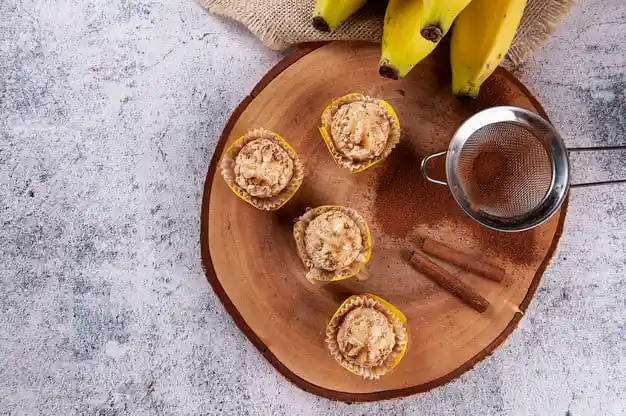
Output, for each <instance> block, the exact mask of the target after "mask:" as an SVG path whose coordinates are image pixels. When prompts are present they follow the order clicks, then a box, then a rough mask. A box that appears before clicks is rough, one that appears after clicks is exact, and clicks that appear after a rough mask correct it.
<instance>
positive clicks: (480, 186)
mask: <svg viewBox="0 0 626 416" xmlns="http://www.w3.org/2000/svg"><path fill="white" fill-rule="evenodd" d="M506 175H507V161H506V158H505V157H504V155H503V154H502V152H499V151H498V150H495V151H491V150H484V151H482V152H481V153H479V155H478V156H477V157H476V159H475V160H474V163H473V164H472V170H471V177H470V178H469V179H468V178H466V179H465V180H466V183H467V184H469V187H468V189H467V191H466V192H467V193H468V197H469V198H470V200H471V201H472V202H473V203H474V204H476V205H477V206H478V207H481V209H483V210H485V211H486V212H489V213H491V214H493V215H499V214H500V209H499V208H500V207H502V206H506V203H507V194H508V193H507V189H506V184H507V181H506V180H505V176H506ZM494 210H495V211H494Z"/></svg>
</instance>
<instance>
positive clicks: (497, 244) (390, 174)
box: [374, 138, 536, 264]
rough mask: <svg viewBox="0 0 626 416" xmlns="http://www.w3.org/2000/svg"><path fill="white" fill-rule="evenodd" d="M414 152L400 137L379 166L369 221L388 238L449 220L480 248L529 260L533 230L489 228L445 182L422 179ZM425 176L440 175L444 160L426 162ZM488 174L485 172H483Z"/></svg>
mask: <svg viewBox="0 0 626 416" xmlns="http://www.w3.org/2000/svg"><path fill="white" fill-rule="evenodd" d="M424 156H425V155H422V154H419V153H418V152H417V151H416V150H415V149H414V148H413V147H412V146H411V144H410V143H408V140H407V139H406V138H405V140H404V141H403V142H401V143H400V144H399V145H398V146H397V147H396V148H395V149H394V151H393V152H391V155H390V156H389V158H388V159H387V160H386V161H385V162H384V164H383V166H381V172H380V173H379V176H378V184H377V186H376V198H375V201H374V221H375V222H376V223H377V224H378V225H379V226H380V228H381V230H382V231H383V232H384V233H386V234H387V235H389V236H391V237H394V238H399V239H401V238H405V237H407V236H409V234H411V232H412V231H413V229H414V228H415V227H416V226H417V225H427V226H430V227H436V226H437V225H438V224H442V223H447V224H453V225H454V226H455V227H458V228H459V232H464V233H465V232H467V233H470V234H471V235H472V237H473V238H474V239H475V240H476V241H477V242H479V243H480V244H481V245H482V247H483V248H484V249H485V250H488V251H492V252H496V253H501V254H502V255H503V256H505V257H508V258H510V259H512V260H513V261H515V262H517V263H521V264H527V263H529V262H530V261H532V260H533V252H534V250H535V232H536V229H532V230H528V231H524V232H519V233H504V232H499V231H494V230H490V229H488V228H486V227H484V226H482V225H480V224H479V223H477V222H476V221H474V220H473V219H471V218H469V217H468V216H467V215H465V213H463V211H462V210H461V208H460V207H459V206H458V205H457V203H456V201H455V200H454V198H453V197H452V194H451V193H450V191H449V190H448V188H447V187H446V186H442V185H436V184H432V183H429V182H427V181H426V180H425V179H424V178H423V177H422V174H421V171H420V162H421V160H422V158H423V157H424ZM429 172H430V175H431V177H434V178H438V179H445V162H444V158H443V157H442V158H437V159H435V160H433V161H432V162H431V163H430V167H429ZM487 173H489V172H487Z"/></svg>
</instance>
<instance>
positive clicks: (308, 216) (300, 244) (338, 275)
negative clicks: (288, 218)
mask: <svg viewBox="0 0 626 416" xmlns="http://www.w3.org/2000/svg"><path fill="white" fill-rule="evenodd" d="M332 210H338V211H341V212H343V213H345V214H346V215H348V216H349V217H350V218H352V220H354V222H355V223H356V225H357V227H359V231H360V232H361V236H362V237H363V247H361V252H360V253H359V256H358V257H357V258H356V260H355V261H354V262H353V263H352V264H350V265H349V266H346V267H344V268H341V269H339V270H334V271H329V270H323V269H320V268H318V267H316V266H315V265H314V264H313V262H312V261H311V259H310V258H309V256H308V254H307V252H306V247H305V243H304V236H305V233H306V229H307V227H308V225H309V223H310V222H311V221H312V220H313V219H314V218H316V217H317V216H319V215H321V214H323V213H325V212H328V211H332ZM293 236H294V238H295V240H296V246H297V249H298V256H300V259H301V260H302V263H304V266H305V267H306V268H307V269H308V272H307V274H306V278H307V279H308V280H309V281H310V282H311V283H315V282H316V281H320V282H333V281H337V280H343V279H347V278H350V277H353V276H355V275H357V274H358V273H359V272H360V271H361V270H363V269H364V268H365V267H366V264H367V262H368V261H369V260H370V258H371V256H372V234H371V233H370V230H369V227H368V225H367V222H366V221H365V219H363V217H362V216H361V214H359V213H358V212H357V211H356V210H355V209H352V208H346V207H342V206H340V205H322V206H320V207H317V208H314V209H310V210H308V211H307V212H305V213H304V214H303V215H302V216H301V217H300V218H298V220H297V221H296V224H295V225H294V227H293Z"/></svg>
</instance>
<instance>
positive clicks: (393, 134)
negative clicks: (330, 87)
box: [319, 93, 400, 173]
mask: <svg viewBox="0 0 626 416" xmlns="http://www.w3.org/2000/svg"><path fill="white" fill-rule="evenodd" d="M354 101H366V102H371V103H376V104H378V105H380V106H381V107H382V108H383V109H384V110H385V113H386V116H387V118H388V119H389V120H390V121H391V130H390V132H389V138H388V140H387V144H386V145H385V148H384V149H383V152H382V153H381V154H380V155H378V156H376V157H375V158H373V159H371V160H364V161H356V160H352V159H348V158H347V157H345V156H344V155H343V154H341V152H339V150H337V148H336V147H335V142H334V141H333V139H332V134H331V129H330V123H331V120H332V117H333V115H334V114H335V113H336V112H337V110H338V109H339V107H340V106H341V105H343V104H346V103H351V102H354ZM321 121H322V125H321V127H320V128H319V130H320V134H321V135H322V138H323V139H324V143H326V147H328V150H329V151H330V154H331V155H332V157H333V159H334V160H335V163H337V165H338V166H339V167H343V168H347V169H349V170H350V171H351V172H352V173H356V172H361V171H364V170H365V169H367V168H369V167H371V166H374V165H375V164H377V163H379V162H381V161H382V160H384V159H385V158H386V157H387V156H389V154H390V153H391V151H392V150H393V148H394V147H395V146H396V145H397V144H398V143H399V142H400V119H399V118H398V115H397V114H396V112H395V111H394V109H393V108H392V107H391V105H389V103H388V102H387V101H384V100H379V99H377V98H373V97H369V96H367V95H363V94H360V93H352V94H348V95H344V96H343V97H340V98H337V99H335V100H333V101H332V102H331V103H330V104H329V105H328V107H326V109H325V110H324V112H323V113H322V118H321Z"/></svg>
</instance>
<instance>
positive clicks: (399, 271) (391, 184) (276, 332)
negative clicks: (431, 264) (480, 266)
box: [201, 42, 565, 402]
mask: <svg viewBox="0 0 626 416" xmlns="http://www.w3.org/2000/svg"><path fill="white" fill-rule="evenodd" d="M438 49H440V50H441V51H440V52H438V55H434V56H432V57H431V58H429V59H427V60H426V61H424V62H422V63H421V64H419V65H418V66H417V67H416V68H415V69H414V70H413V72H412V73H411V75H410V76H409V77H408V78H406V79H404V80H402V81H392V80H387V79H384V78H381V77H379V76H378V74H377V64H378V58H379V45H374V44H369V43H347V42H346V43H343V42H336V43H331V44H314V45H306V46H305V47H301V48H299V49H297V50H296V51H295V52H293V53H292V54H291V55H290V56H288V57H287V58H286V59H285V60H284V61H283V62H281V63H280V64H278V65H277V66H276V67H275V68H274V69H272V70H271V71H270V72H269V73H268V74H267V75H266V77H265V78H264V79H263V80H262V81H261V82H260V83H259V85H258V86H257V87H256V88H255V89H254V90H253V91H252V93H251V94H250V96H248V97H247V98H246V99H245V100H244V101H243V102H242V103H241V105H240V106H239V107H238V108H237V109H236V110H235V112H234V113H233V115H232V117H231V119H230V121H229V122H228V124H227V126H226V128H225V129H224V133H223V135H222V137H221V139H220V142H219V144H218V146H217V149H216V152H215V155H214V156H213V160H212V162H211V167H210V169H209V172H208V174H207V179H206V184H205V192H204V199H203V204H202V218H201V245H202V259H203V264H204V267H205V271H206V274H207V278H208V280H209V282H210V283H211V285H212V286H213V289H214V291H215V293H216V294H217V295H218V296H219V298H220V299H221V301H222V302H223V303H224V306H225V307H226V309H227V310H228V312H229V313H230V314H231V316H232V317H233V319H234V320H235V323H236V324H237V325H238V326H239V328H240V329H241V330H242V331H243V332H244V334H245V335H246V336H247V337H248V338H249V339H250V340H251V341H252V342H253V343H254V345H255V346H256V347H257V348H259V350H260V351H261V352H262V353H263V355H264V356H265V357H266V358H267V359H268V360H269V361H270V363H272V365H274V366H275V367H276V368H277V369H278V370H279V371H280V372H281V373H282V374H283V375H285V376H286V377H287V378H288V379H290V380H291V381H292V382H294V383H295V384H297V385H298V386H299V387H301V388H303V389H304V390H307V391H309V392H312V393H315V394H318V395H321V396H324V397H328V398H332V399H338V400H344V401H350V402H353V401H371V400H380V399H388V398H392V397H398V396H405V395H409V394H413V393H417V392H423V391H426V390H429V389H431V388H433V387H436V386H439V385H441V384H444V383H446V382H448V381H450V380H452V379H453V378H455V377H457V376H459V375H460V374H462V373H463V372H465V371H467V370H469V369H471V368H472V367H473V366H474V365H475V364H476V363H477V362H478V361H480V360H481V359H483V358H485V357H486V356H487V355H489V354H490V353H491V352H492V351H493V350H494V349H495V348H496V347H497V346H498V345H500V344H501V343H502V342H503V341H504V340H505V339H506V337H507V336H508V335H509V334H510V333H511V332H512V330H513V329H514V328H515V326H516V325H517V323H518V321H519V319H520V318H521V313H520V311H524V310H525V309H526V307H527V306H528V304H529V302H530V300H531V298H532V296H533V294H534V292H535V289H536V287H537V285H538V283H539V280H540V279H541V275H542V273H543V272H544V270H545V268H546V266H547V264H548V262H549V260H550V257H551V256H552V254H553V252H554V249H555V247H556V244H557V241H558V239H559V237H560V234H561V231H562V226H563V221H564V218H565V209H563V210H562V211H560V212H559V213H558V214H557V215H555V216H554V217H553V218H552V219H551V220H550V221H548V222H547V223H546V224H544V225H543V226H541V227H539V228H536V229H534V230H531V231H528V232H523V233H516V234H509V233H498V232H496V231H491V230H487V229H485V228H483V227H481V226H480V225H478V224H476V223H475V222H473V221H472V220H470V219H469V218H467V217H466V216H465V215H463V213H462V212H461V210H460V209H459V208H457V206H456V205H455V203H454V200H453V198H452V196H451V195H450V193H449V191H448V190H447V188H445V187H440V186H438V185H434V184H430V183H426V182H425V181H424V180H423V179H422V177H421V175H420V173H419V162H420V159H421V158H422V157H423V156H424V155H426V154H428V153H430V152H435V151H439V150H443V149H446V147H447V145H448V142H449V139H450V138H451V136H452V134H453V133H454V131H455V128H456V127H457V126H459V125H460V124H461V122H462V121H463V120H465V119H467V118H468V117H469V116H471V115H472V114H474V113H475V112H477V111H479V110H481V109H484V108H487V107H490V106H494V105H516V106H520V107H524V108H528V109H531V110H534V111H537V112H538V113H539V114H541V115H542V116H544V117H546V114H545V113H544V111H543V110H542V109H541V107H540V105H539V103H538V102H537V101H536V100H535V99H534V98H533V97H532V95H531V94H530V93H529V92H528V90H527V89H526V88H524V86H522V84H521V83H520V82H519V81H517V80H516V79H515V78H514V77H513V76H512V75H511V74H509V73H508V72H506V71H505V70H503V69H498V70H497V71H496V72H495V74H494V75H493V76H492V77H491V78H490V79H489V81H488V82H487V83H486V85H484V86H483V90H482V93H481V96H480V97H479V98H478V99H477V100H475V101H472V102H464V101H461V100H458V99H456V98H455V97H453V96H452V94H451V93H450V85H449V79H450V76H449V71H448V69H447V68H448V62H447V58H446V56H447V51H446V50H445V49H444V48H438ZM350 92H363V93H366V94H369V95H372V96H375V97H379V98H383V99H385V100H387V101H389V102H390V103H391V105H392V106H393V107H394V108H395V109H396V111H397V113H398V115H399V117H400V122H401V124H402V134H403V136H402V144H401V145H400V146H398V147H397V148H396V149H395V150H394V151H393V153H392V154H391V156H390V157H389V158H388V159H387V160H386V161H385V162H384V163H382V164H381V165H378V166H376V167H374V168H371V169H369V170H367V171H365V172H363V173H358V174H350V173H348V172H346V171H345V170H342V169H340V168H338V167H337V166H336V165H335V164H334V163H333V161H332V159H331V157H330V155H329V153H328V150H327V149H326V147H325V146H324V143H323V142H322V139H321V137H320V136H319V133H318V131H317V128H318V125H319V116H320V113H321V112H322V110H323V108H324V107H325V106H326V105H327V104H328V103H329V102H330V100H331V99H333V98H335V97H338V96H341V95H344V94H347V93H350ZM254 127H265V128H268V129H271V130H274V131H276V132H278V133H280V134H281V135H283V136H284V137H285V138H286V139H287V140H288V141H289V142H290V143H291V144H292V146H293V147H294V148H295V149H296V151H297V152H298V153H299V154H300V156H301V157H302V159H303V161H304V164H305V167H306V176H305V179H304V183H303V186H302V188H301V189H300V191H299V192H298V193H297V194H296V196H295V197H294V198H293V199H292V200H291V201H290V202H289V203H288V204H287V205H285V206H284V207H283V208H282V209H281V210H280V211H278V212H274V213H268V212H261V211H258V210H256V209H254V208H253V207H251V206H250V205H248V204H246V203H245V202H243V201H241V200H240V199H238V198H237V197H235V195H233V194H232V193H231V191H230V190H229V189H228V187H227V186H226V184H225V183H224V181H223V180H222V178H221V177H220V175H219V173H217V174H216V166H217V163H218V160H219V158H220V156H221V154H222V152H223V150H224V146H225V145H227V144H229V143H230V142H232V141H233V140H235V139H236V138H237V137H239V136H241V135H242V134H244V133H245V132H246V131H248V130H249V129H251V128H254ZM322 204H342V205H346V206H350V207H353V208H356V209H358V210H359V211H360V212H361V213H362V214H363V216H364V217H365V218H366V219H367V220H368V222H369V223H370V226H371V228H372V231H373V238H374V250H373V256H372V261H371V262H370V265H369V266H370V276H371V277H370V279H369V280H367V281H364V282H357V281H354V280H348V281H344V282H339V283H333V284H328V285H321V286H314V285H311V284H310V283H309V282H307V281H306V280H305V278H304V274H305V270H304V268H303V266H302V264H301V262H300V260H299V258H298V256H297V254H296V247H295V242H294V241H293V237H292V227H293V221H294V218H296V217H297V216H299V215H301V214H302V213H303V212H304V210H305V208H306V207H315V206H318V205H322ZM420 236H429V237H432V238H434V239H437V240H439V241H443V242H445V243H446V244H448V245H451V246H454V247H457V248H463V249H464V250H466V251H468V252H471V253H475V254H476V256H478V257H484V258H488V259H490V260H492V261H494V262H496V263H497V264H498V265H499V266H501V267H503V268H504V269H505V270H506V272H507V276H506V278H505V279H504V281H503V282H502V283H497V282H493V281H491V280H488V279H484V278H480V277H477V276H474V275H472V274H470V273H467V272H461V271H459V270H458V269H455V268H454V267H450V266H448V265H446V266H445V267H447V268H449V270H450V271H452V272H453V273H455V274H458V275H459V276H460V277H461V278H462V279H464V281H465V282H467V283H468V284H470V285H471V286H472V287H473V288H474V289H476V290H477V291H479V292H480V293H481V294H482V295H483V296H484V297H486V298H487V299H488V300H489V301H490V302H491V304H492V306H491V307H490V308H489V309H488V310H487V312H485V313H484V314H479V313H477V312H476V311H474V310H473V309H470V308H468V307H467V306H466V305H464V304H463V303H462V302H461V301H459V300H458V299H456V298H454V297H453V296H451V295H450V294H449V293H447V292H446V291H445V290H443V289H441V288H440V287H439V286H437V285H435V284H434V283H433V282H432V281H431V280H430V279H429V278H428V277H426V276H423V275H421V274H419V273H417V272H416V271H414V270H413V269H412V268H411V267H410V266H409V265H408V264H407V262H406V261H405V260H403V256H402V254H403V252H404V251H405V250H406V249H407V248H410V247H411V245H412V244H413V243H414V242H415V241H416V239H417V238H419V237H420ZM363 292H369V293H374V294H377V295H379V296H381V297H383V298H384V299H386V300H388V301H390V302H391V303H393V304H394V305H396V306H397V307H398V308H399V309H400V310H402V311H403V312H404V314H405V315H406V316H407V318H408V325H409V329H410V332H411V341H410V345H409V349H408V352H407V354H406V356H405V357H404V359H403V361H402V362H401V363H400V365H399V366H398V367H397V368H396V369H395V370H394V371H393V372H391V373H389V374H388V375H386V376H385V377H383V378H382V379H381V380H379V381H366V380H363V379H361V378H359V377H357V376H355V375H353V374H351V373H349V372H347V371H345V370H344V369H343V368H342V367H341V366H340V365H339V364H337V363H336V362H335V361H334V360H333V358H332V357H331V356H330V355H329V354H328V352H327V351H326V349H325V345H324V335H323V334H324V329H325V326H326V323H327V321H328V319H329V318H330V317H331V315H332V314H333V312H334V311H335V309H336V308H337V306H338V305H339V304H340V303H341V302H342V301H343V300H344V299H345V298H346V297H348V296H349V295H351V294H356V293H363ZM516 311H517V312H516Z"/></svg>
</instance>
